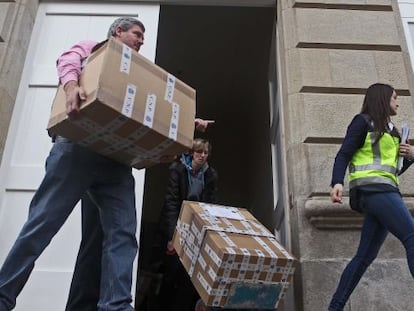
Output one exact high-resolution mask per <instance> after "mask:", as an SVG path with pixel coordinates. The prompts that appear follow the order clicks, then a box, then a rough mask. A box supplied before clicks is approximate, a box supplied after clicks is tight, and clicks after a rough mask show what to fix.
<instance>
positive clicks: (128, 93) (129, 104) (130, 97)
mask: <svg viewBox="0 0 414 311" xmlns="http://www.w3.org/2000/svg"><path fill="white" fill-rule="evenodd" d="M136 92H137V87H136V86H135V85H133V84H130V83H128V85H127V87H126V90H125V97H124V104H123V105H122V111H121V113H122V114H123V115H124V116H127V117H128V118H130V117H131V115H132V110H133V109H134V102H135V94H136Z"/></svg>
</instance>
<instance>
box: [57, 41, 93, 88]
mask: <svg viewBox="0 0 414 311" xmlns="http://www.w3.org/2000/svg"><path fill="white" fill-rule="evenodd" d="M95 45H96V42H95V41H89V40H86V41H81V42H79V43H78V44H75V45H74V46H72V47H71V48H70V49H69V50H67V51H66V52H64V53H62V55H60V56H59V58H58V59H57V61H56V66H57V71H58V77H59V82H60V84H62V85H65V84H66V83H67V82H69V81H78V80H79V77H80V74H81V72H82V69H83V68H82V65H83V62H84V60H85V59H86V58H87V57H88V56H89V54H90V53H91V51H92V49H93V47H94V46H95Z"/></svg>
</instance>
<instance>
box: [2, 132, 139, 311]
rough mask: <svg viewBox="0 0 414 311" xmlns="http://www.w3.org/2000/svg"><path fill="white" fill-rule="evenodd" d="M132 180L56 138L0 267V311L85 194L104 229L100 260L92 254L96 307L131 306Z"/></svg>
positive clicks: (123, 310)
mask: <svg viewBox="0 0 414 311" xmlns="http://www.w3.org/2000/svg"><path fill="white" fill-rule="evenodd" d="M134 184H135V182H134V178H133V176H132V172H131V168H130V167H128V166H125V165H123V164H120V163H118V162H116V161H113V160H110V159H108V158H105V157H103V156H100V155H98V154H97V153H95V152H92V151H89V150H87V149H85V148H84V147H81V146H79V145H77V144H74V143H71V142H68V141H66V140H64V139H58V141H57V142H56V143H55V144H54V145H53V147H52V150H51V152H50V154H49V157H48V158H47V160H46V175H45V177H44V178H43V180H42V183H41V185H40V187H39V188H38V190H37V191H36V194H35V195H34V197H33V199H32V201H31V203H30V208H29V217H28V219H27V221H26V223H25V224H24V226H23V228H22V230H21V232H20V234H19V236H18V237H17V239H16V241H15V243H14V245H13V247H12V249H11V250H10V252H9V254H8V256H7V258H6V260H5V262H4V263H3V266H2V268H1V270H0V311H9V310H12V309H13V308H14V306H15V304H16V298H17V296H18V295H19V293H20V292H21V290H22V289H23V287H24V285H25V284H26V282H27V279H28V278H29V276H30V274H31V272H32V270H33V268H34V265H35V261H36V259H37V258H38V257H39V256H40V254H42V252H43V250H44V249H45V248H46V247H47V245H48V244H49V243H50V241H51V240H52V238H53V236H54V235H55V234H56V233H57V232H58V231H59V229H60V228H61V227H62V225H63V224H64V222H65V221H66V219H67V218H68V216H69V214H70V213H71V212H72V210H73V208H74V207H75V205H76V203H77V202H78V201H79V200H80V199H81V198H83V197H84V196H85V195H86V194H87V193H88V194H90V195H91V196H92V197H93V199H94V201H96V205H97V206H98V207H99V217H100V221H101V225H102V231H103V243H102V258H100V257H98V258H96V261H101V269H102V274H101V286H100V298H99V303H98V307H97V309H98V310H105V311H112V310H116V311H132V310H134V309H133V308H132V306H131V305H130V303H131V301H132V297H131V283H132V271H133V262H134V259H135V256H136V252H137V241H136V237H135V233H136V226H137V223H136V211H135V194H134V188H135V186H134ZM87 284H88V283H87V282H85V286H87ZM39 294H44V295H47V294H46V293H39Z"/></svg>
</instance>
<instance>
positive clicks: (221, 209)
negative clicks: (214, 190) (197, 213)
mask: <svg viewBox="0 0 414 311" xmlns="http://www.w3.org/2000/svg"><path fill="white" fill-rule="evenodd" d="M200 206H201V207H202V208H203V209H204V211H206V212H207V213H209V214H211V215H213V216H216V217H224V218H230V219H236V220H244V219H245V218H244V216H243V215H242V214H240V212H239V211H238V209H237V208H235V207H225V206H217V205H211V204H207V203H200Z"/></svg>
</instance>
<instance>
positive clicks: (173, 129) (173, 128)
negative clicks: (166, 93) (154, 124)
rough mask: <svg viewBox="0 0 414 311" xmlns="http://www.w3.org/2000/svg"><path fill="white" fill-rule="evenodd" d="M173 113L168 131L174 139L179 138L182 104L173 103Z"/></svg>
mask: <svg viewBox="0 0 414 311" xmlns="http://www.w3.org/2000/svg"><path fill="white" fill-rule="evenodd" d="M171 108H172V113H171V122H170V131H169V132H168V137H169V138H171V139H172V140H177V135H178V122H179V119H180V105H178V104H176V103H171Z"/></svg>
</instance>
